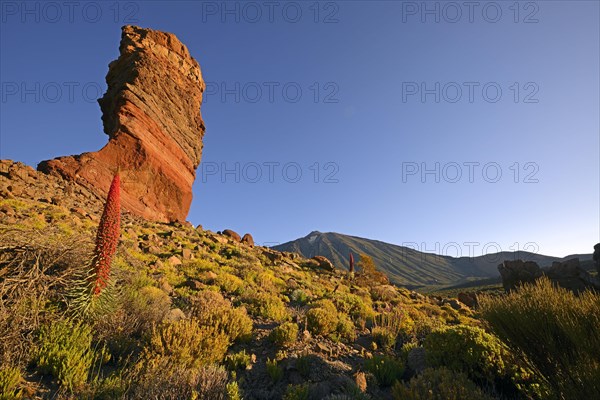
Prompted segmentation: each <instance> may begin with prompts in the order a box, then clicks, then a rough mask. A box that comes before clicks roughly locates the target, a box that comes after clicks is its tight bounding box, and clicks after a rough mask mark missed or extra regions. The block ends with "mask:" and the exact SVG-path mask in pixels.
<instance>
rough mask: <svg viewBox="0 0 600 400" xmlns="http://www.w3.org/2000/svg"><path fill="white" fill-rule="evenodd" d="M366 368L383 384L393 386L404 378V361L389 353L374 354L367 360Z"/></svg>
mask: <svg viewBox="0 0 600 400" xmlns="http://www.w3.org/2000/svg"><path fill="white" fill-rule="evenodd" d="M365 370H366V371H368V372H370V373H372V374H373V375H374V376H375V378H376V379H377V383H379V385H381V386H391V385H393V384H394V383H395V382H397V381H398V380H400V379H401V378H402V374H404V363H403V362H402V361H400V360H398V359H396V358H394V357H390V356H387V355H383V356H374V357H373V358H371V359H368V360H366V361H365Z"/></svg>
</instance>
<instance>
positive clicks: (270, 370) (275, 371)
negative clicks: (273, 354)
mask: <svg viewBox="0 0 600 400" xmlns="http://www.w3.org/2000/svg"><path fill="white" fill-rule="evenodd" d="M267 374H268V375H269V376H270V377H271V380H272V381H273V382H274V383H277V382H279V381H280V380H281V379H282V378H283V368H281V367H280V366H279V365H277V360H276V359H273V360H271V359H270V358H267Z"/></svg>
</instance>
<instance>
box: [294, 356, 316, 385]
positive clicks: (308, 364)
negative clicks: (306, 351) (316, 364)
mask: <svg viewBox="0 0 600 400" xmlns="http://www.w3.org/2000/svg"><path fill="white" fill-rule="evenodd" d="M314 358H315V356H312V355H302V356H300V357H298V359H297V360H296V369H297V370H298V373H299V374H300V375H301V376H302V377H303V378H304V379H308V377H309V376H310V371H311V369H312V360H313V359H314Z"/></svg>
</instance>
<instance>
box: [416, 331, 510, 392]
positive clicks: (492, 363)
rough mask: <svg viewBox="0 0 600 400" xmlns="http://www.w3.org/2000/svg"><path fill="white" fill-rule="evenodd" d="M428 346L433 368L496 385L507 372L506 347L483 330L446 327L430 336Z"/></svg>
mask: <svg viewBox="0 0 600 400" xmlns="http://www.w3.org/2000/svg"><path fill="white" fill-rule="evenodd" d="M424 347H425V351H426V359H427V363H428V365H430V366H432V367H440V366H446V367H448V368H450V369H451V370H453V371H456V372H464V373H466V374H467V375H468V376H469V377H470V378H471V379H475V380H479V381H485V382H488V383H490V384H492V385H493V384H494V381H495V380H496V378H497V377H501V376H503V375H504V374H505V373H506V366H505V364H504V359H505V358H506V356H507V351H506V348H505V347H504V346H503V344H502V343H501V342H500V341H499V340H498V339H497V338H496V337H494V336H492V335H490V334H489V333H487V332H485V331H484V330H483V329H481V328H477V327H472V326H465V325H458V326H453V327H445V328H442V329H440V330H437V331H434V332H432V333H431V334H430V335H429V336H427V338H426V339H425V343H424Z"/></svg>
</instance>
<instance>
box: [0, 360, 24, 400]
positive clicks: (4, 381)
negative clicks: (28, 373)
mask: <svg viewBox="0 0 600 400" xmlns="http://www.w3.org/2000/svg"><path fill="white" fill-rule="evenodd" d="M22 379H23V378H22V377H21V371H20V370H19V369H18V368H15V367H1V368H0V400H20V399H21V398H22V397H23V391H22V390H21V389H19V386H20V384H21V380H22Z"/></svg>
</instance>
